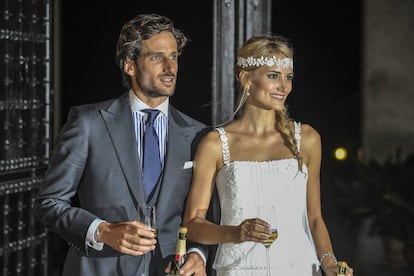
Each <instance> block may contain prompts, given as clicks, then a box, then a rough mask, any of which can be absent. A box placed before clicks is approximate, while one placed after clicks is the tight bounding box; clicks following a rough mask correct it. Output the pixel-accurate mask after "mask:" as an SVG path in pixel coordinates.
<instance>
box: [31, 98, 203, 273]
mask: <svg viewBox="0 0 414 276" xmlns="http://www.w3.org/2000/svg"><path fill="white" fill-rule="evenodd" d="M169 110H170V111H169V123H168V142H167V153H166V159H165V165H164V171H163V176H162V178H161V180H160V182H159V183H158V187H157V192H156V196H155V197H154V198H153V201H154V203H155V204H156V206H157V226H158V228H159V229H158V244H157V249H156V250H155V252H153V253H151V254H147V255H148V256H147V257H146V258H147V259H146V260H147V261H148V262H150V263H151V264H150V266H151V271H152V272H151V275H164V273H163V271H164V269H165V267H166V264H167V262H168V261H169V260H170V258H171V256H172V254H174V251H175V241H176V236H177V230H178V227H179V225H180V224H181V222H182V214H183V209H184V204H183V203H184V201H185V198H186V195H187V192H188V190H189V186H190V182H191V176H192V168H187V169H184V164H185V162H186V161H190V160H192V159H193V155H194V151H195V147H196V144H197V141H198V140H199V138H200V137H201V136H202V134H203V130H206V127H205V125H204V124H202V123H200V122H198V121H196V120H194V119H192V118H190V117H188V116H187V115H185V114H183V113H181V112H179V111H177V110H176V109H175V108H173V107H172V106H170V109H169ZM135 139H136V138H135V134H134V125H133V119H132V115H131V107H130V103H129V100H128V96H127V93H125V94H124V95H122V96H121V97H119V98H117V99H114V100H109V101H105V102H100V103H95V104H88V105H82V106H77V107H73V108H71V110H70V112H69V116H68V121H67V123H66V124H65V125H64V127H63V128H62V132H61V134H60V136H59V140H58V141H57V144H56V147H55V149H54V154H53V157H52V158H51V161H50V164H49V168H48V170H47V172H46V174H45V179H44V183H43V184H42V185H41V187H40V190H39V193H38V195H37V197H36V199H35V211H36V215H37V217H38V219H39V220H40V221H41V223H42V224H43V225H45V226H46V227H48V228H49V229H50V230H52V231H55V232H56V233H58V234H59V235H60V236H61V237H62V238H63V239H65V240H66V241H67V242H68V243H69V244H70V247H69V252H68V254H67V257H66V260H65V267H64V272H63V275H70V276H73V275H87V276H92V275H99V276H105V275H108V276H109V275H111V276H114V275H128V276H129V275H137V273H138V272H139V270H140V269H141V264H142V262H143V259H144V258H142V257H141V256H138V257H135V256H129V255H122V254H120V253H119V252H116V251H114V250H112V249H111V248H110V247H108V246H104V249H103V250H102V251H96V250H94V249H92V248H90V247H89V246H85V237H86V233H87V229H88V227H89V225H90V223H91V222H92V221H93V220H94V219H96V218H101V219H104V220H107V221H109V222H120V221H130V220H136V219H137V211H136V209H137V206H138V204H139V203H144V202H145V193H144V188H143V184H142V176H141V168H140V165H139V160H138V154H137V148H136V147H137V146H136V140H135ZM150 256H151V257H150Z"/></svg>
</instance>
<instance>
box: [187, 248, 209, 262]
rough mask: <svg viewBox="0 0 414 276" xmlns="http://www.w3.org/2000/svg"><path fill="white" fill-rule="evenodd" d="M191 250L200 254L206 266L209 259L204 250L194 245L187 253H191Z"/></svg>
mask: <svg viewBox="0 0 414 276" xmlns="http://www.w3.org/2000/svg"><path fill="white" fill-rule="evenodd" d="M191 252H195V253H198V255H200V257H201V259H203V262H204V266H206V263H207V260H206V256H204V253H203V251H201V250H200V249H198V248H195V247H193V248H190V249H188V250H187V254H190V253H191Z"/></svg>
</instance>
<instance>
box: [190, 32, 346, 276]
mask: <svg viewBox="0 0 414 276" xmlns="http://www.w3.org/2000/svg"><path fill="white" fill-rule="evenodd" d="M292 58H293V48H292V47H291V45H290V43H289V42H288V40H286V39H285V38H283V37H281V36H257V37H253V38H251V39H249V40H248V41H247V42H246V43H245V44H244V45H243V47H242V48H241V49H240V50H239V51H238V53H237V64H236V66H235V73H236V76H237V79H238V81H239V82H240V85H241V88H242V94H241V97H240V103H239V105H238V107H237V108H236V110H235V112H234V114H233V115H235V114H237V113H238V112H239V111H240V110H241V109H243V110H242V112H241V113H240V116H238V117H237V118H236V119H235V120H233V121H232V122H228V123H225V124H224V125H223V126H221V127H218V128H216V129H215V130H213V131H211V132H210V133H208V134H207V136H205V137H204V139H203V140H202V141H201V143H200V145H199V147H198V149H197V153H196V156H195V159H194V168H193V169H194V172H193V181H192V186H191V190H190V193H189V196H188V199H187V205H186V212H185V217H184V225H185V226H186V227H188V239H189V240H192V241H196V242H199V243H203V244H219V247H218V250H217V255H216V257H215V261H214V264H213V267H214V268H215V269H216V271H217V275H219V276H221V275H238V276H240V275H266V274H265V272H266V251H265V247H264V245H263V242H264V241H265V240H266V239H268V238H269V237H270V234H271V231H270V228H271V227H272V228H273V227H276V228H277V230H278V235H279V237H278V238H277V239H276V241H275V242H274V244H273V245H271V246H270V249H269V250H270V266H271V272H272V274H273V275H284V276H298V275H301V276H306V275H321V269H322V270H324V272H325V274H326V275H327V276H334V275H337V260H336V258H335V255H334V252H333V248H332V244H331V240H330V237H329V233H328V230H327V227H326V225H325V222H324V220H323V217H322V212H321V204H320V164H321V139H320V136H319V133H318V132H317V131H316V130H315V129H313V128H312V127H311V126H310V125H307V124H300V123H298V122H295V121H293V120H292V119H291V118H290V117H289V115H288V112H287V110H286V105H285V103H286V98H287V97H288V95H289V94H290V92H291V91H292V79H293V59H292ZM215 185H217V191H218V194H219V198H220V207H221V223H220V225H218V224H214V223H212V222H210V221H208V220H206V213H207V209H208V208H209V204H210V199H211V197H212V193H213V191H214V188H215ZM268 214H272V216H270V217H269V216H267V215H268ZM274 218H276V220H277V222H276V224H275V225H273V226H272V225H271V224H274V223H273V221H272V219H274ZM346 275H347V276H349V275H353V272H352V268H349V267H348V269H347V274H346Z"/></svg>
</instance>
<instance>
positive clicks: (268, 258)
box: [266, 247, 270, 276]
mask: <svg viewBox="0 0 414 276" xmlns="http://www.w3.org/2000/svg"><path fill="white" fill-rule="evenodd" d="M266 265H267V276H270V257H269V247H266Z"/></svg>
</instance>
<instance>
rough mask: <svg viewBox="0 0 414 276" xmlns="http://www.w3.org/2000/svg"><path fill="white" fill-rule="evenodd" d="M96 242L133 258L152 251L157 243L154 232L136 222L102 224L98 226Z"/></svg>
mask: <svg viewBox="0 0 414 276" xmlns="http://www.w3.org/2000/svg"><path fill="white" fill-rule="evenodd" d="M98 241H99V242H103V243H105V244H106V245H108V246H110V247H111V248H112V249H114V250H116V251H119V252H121V253H123V254H129V255H133V256H139V255H144V254H146V253H148V252H149V251H152V250H154V249H155V244H156V243H157V240H156V236H155V234H154V232H152V231H150V230H149V229H148V228H147V226H146V225H145V224H142V223H140V222H137V221H127V222H120V223H109V222H102V223H101V224H99V237H98Z"/></svg>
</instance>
